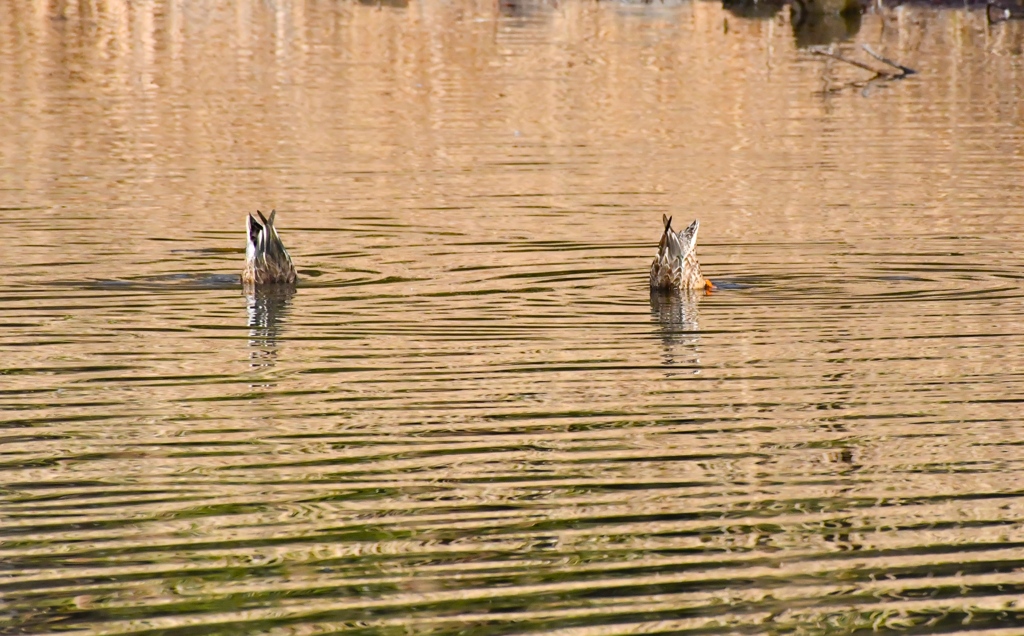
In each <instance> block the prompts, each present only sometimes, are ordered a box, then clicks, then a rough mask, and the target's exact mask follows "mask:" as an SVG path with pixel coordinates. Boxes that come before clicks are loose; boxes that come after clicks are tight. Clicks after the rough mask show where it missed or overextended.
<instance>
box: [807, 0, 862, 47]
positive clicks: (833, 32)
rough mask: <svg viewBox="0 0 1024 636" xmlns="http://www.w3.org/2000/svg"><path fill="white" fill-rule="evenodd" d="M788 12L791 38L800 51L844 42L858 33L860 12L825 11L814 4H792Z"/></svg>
mask: <svg viewBox="0 0 1024 636" xmlns="http://www.w3.org/2000/svg"><path fill="white" fill-rule="evenodd" d="M790 10H791V16H790V22H791V24H792V25H793V38H794V39H795V40H796V46H797V48H800V49H805V48H807V47H809V46H819V45H826V44H832V43H833V42H844V41H846V40H849V39H851V38H852V37H853V36H855V35H857V32H858V31H860V22H861V15H860V11H827V10H822V9H821V7H819V6H818V3H815V2H805V3H794V4H793V5H792V7H791V9H790Z"/></svg>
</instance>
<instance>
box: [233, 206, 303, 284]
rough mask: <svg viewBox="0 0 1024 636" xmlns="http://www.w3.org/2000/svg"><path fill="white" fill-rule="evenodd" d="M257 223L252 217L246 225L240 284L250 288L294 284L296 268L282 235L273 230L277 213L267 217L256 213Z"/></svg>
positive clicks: (272, 212)
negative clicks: (243, 260)
mask: <svg viewBox="0 0 1024 636" xmlns="http://www.w3.org/2000/svg"><path fill="white" fill-rule="evenodd" d="M256 215H257V216H259V220H257V219H256V217H254V216H253V215H252V214H249V215H248V218H247V219H246V222H245V228H246V236H247V241H246V244H245V268H244V269H243V270H242V285H243V286H245V287H247V288H251V287H258V286H261V285H282V284H283V285H294V284H295V280H296V278H297V277H296V275H295V265H293V264H292V257H291V256H289V255H288V250H286V249H285V248H284V243H282V242H281V236H280V235H279V234H278V233H277V228H275V227H274V217H275V216H276V215H277V211H276V210H271V211H270V216H269V217H266V216H263V213H262V212H260V211H259V210H256Z"/></svg>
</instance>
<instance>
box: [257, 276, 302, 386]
mask: <svg viewBox="0 0 1024 636" xmlns="http://www.w3.org/2000/svg"><path fill="white" fill-rule="evenodd" d="M294 295H295V287H294V286H292V285H280V286H272V287H263V288H260V289H257V290H252V291H246V294H245V300H246V312H247V314H248V318H249V346H250V347H252V351H251V352H250V354H249V359H250V361H251V362H250V366H252V367H254V368H265V367H273V366H274V365H275V363H276V362H277V339H278V336H279V335H280V329H281V328H282V327H283V326H284V324H285V323H286V317H287V315H288V310H289V305H290V304H291V300H292V296H294Z"/></svg>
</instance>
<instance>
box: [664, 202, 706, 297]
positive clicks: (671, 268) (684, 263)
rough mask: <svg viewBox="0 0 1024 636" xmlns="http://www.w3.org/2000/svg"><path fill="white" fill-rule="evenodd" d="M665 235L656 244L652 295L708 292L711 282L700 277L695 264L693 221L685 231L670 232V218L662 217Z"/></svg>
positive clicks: (695, 227)
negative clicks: (676, 292)
mask: <svg viewBox="0 0 1024 636" xmlns="http://www.w3.org/2000/svg"><path fill="white" fill-rule="evenodd" d="M661 219H662V221H663V222H664V224H665V231H664V233H662V235H661V242H660V243H658V255H657V256H655V257H654V262H653V263H651V291H674V290H684V291H686V290H693V291H697V290H704V291H711V290H712V289H713V288H714V286H713V285H712V284H711V281H709V280H708V279H706V278H704V276H703V275H702V274H701V273H700V263H698V262H697V229H698V228H699V227H700V222H699V221H694V222H693V223H691V224H690V225H689V226H687V228H686V229H685V230H682V231H680V232H673V231H672V217H670V216H665V215H662V217H661Z"/></svg>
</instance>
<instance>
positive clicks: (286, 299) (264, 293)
mask: <svg viewBox="0 0 1024 636" xmlns="http://www.w3.org/2000/svg"><path fill="white" fill-rule="evenodd" d="M256 215H257V216H258V217H259V219H257V218H256V217H254V216H253V215H251V214H249V215H247V218H246V244H245V267H244V269H243V270H242V288H243V290H244V291H245V297H246V301H247V310H248V315H249V346H250V347H254V348H256V351H254V352H253V353H252V354H251V356H250V359H251V360H252V361H253V362H252V366H254V367H270V366H274V361H275V358H276V357H277V337H278V330H279V326H280V325H281V324H282V323H283V321H284V317H285V315H286V314H287V310H288V305H289V303H290V302H291V299H292V296H294V295H295V281H296V279H297V276H296V274H295V265H294V264H293V263H292V257H291V256H290V255H289V254H288V250H287V249H285V247H284V243H283V242H282V241H281V236H280V235H279V234H278V233H277V228H275V227H274V217H275V216H276V215H277V213H276V211H274V210H271V212H270V216H269V217H265V216H263V213H262V212H260V211H259V210H257V211H256Z"/></svg>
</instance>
